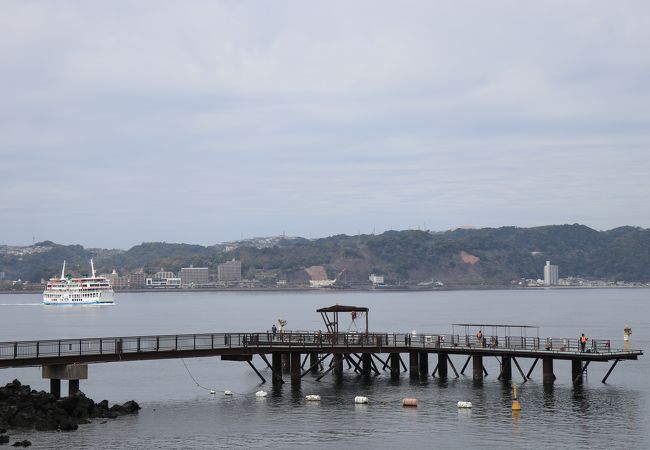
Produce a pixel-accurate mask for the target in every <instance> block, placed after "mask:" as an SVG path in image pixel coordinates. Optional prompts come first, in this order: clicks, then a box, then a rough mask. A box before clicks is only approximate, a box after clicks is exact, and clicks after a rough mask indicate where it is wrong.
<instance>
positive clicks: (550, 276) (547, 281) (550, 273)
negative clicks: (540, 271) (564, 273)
mask: <svg viewBox="0 0 650 450" xmlns="http://www.w3.org/2000/svg"><path fill="white" fill-rule="evenodd" d="M559 283H560V277H559V274H558V266H553V265H551V261H546V265H545V266H544V286H557V285H558V284H559Z"/></svg>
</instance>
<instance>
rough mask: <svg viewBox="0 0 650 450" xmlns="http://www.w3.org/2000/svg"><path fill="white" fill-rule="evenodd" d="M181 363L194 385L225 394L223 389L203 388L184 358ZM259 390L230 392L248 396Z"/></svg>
mask: <svg viewBox="0 0 650 450" xmlns="http://www.w3.org/2000/svg"><path fill="white" fill-rule="evenodd" d="M181 362H182V363H183V366H185V370H186V371H187V374H188V375H189V376H190V378H191V379H192V381H194V384H196V385H197V386H198V387H200V388H201V389H205V390H206V391H208V392H215V393H216V392H219V391H221V392H225V391H224V390H223V389H213V388H207V387H205V386H202V385H201V384H200V383H199V382H198V381H196V378H194V375H192V372H190V368H189V367H187V364H186V363H185V360H184V359H183V358H181ZM229 390H230V389H229ZM258 390H259V389H255V390H252V391H250V392H235V391H233V390H230V392H232V393H233V395H234V394H238V395H246V394H251V393H253V392H256V391H258Z"/></svg>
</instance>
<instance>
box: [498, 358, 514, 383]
mask: <svg viewBox="0 0 650 450" xmlns="http://www.w3.org/2000/svg"><path fill="white" fill-rule="evenodd" d="M499 378H500V379H501V380H503V381H510V380H512V358H511V357H510V356H503V357H502V358H501V374H500V375H499Z"/></svg>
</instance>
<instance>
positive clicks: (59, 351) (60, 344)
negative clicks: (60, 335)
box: [59, 341, 61, 356]
mask: <svg viewBox="0 0 650 450" xmlns="http://www.w3.org/2000/svg"><path fill="white" fill-rule="evenodd" d="M59 356H61V341H59Z"/></svg>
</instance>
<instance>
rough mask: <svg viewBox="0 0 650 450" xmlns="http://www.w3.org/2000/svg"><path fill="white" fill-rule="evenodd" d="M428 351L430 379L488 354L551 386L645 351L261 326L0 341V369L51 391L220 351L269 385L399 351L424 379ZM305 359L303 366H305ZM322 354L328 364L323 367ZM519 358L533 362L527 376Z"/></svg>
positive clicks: (359, 368) (506, 372) (558, 341)
mask: <svg viewBox="0 0 650 450" xmlns="http://www.w3.org/2000/svg"><path fill="white" fill-rule="evenodd" d="M382 354H386V355H387V356H381V355H382ZM432 354H434V355H436V356H437V361H436V366H435V369H434V371H433V372H432V373H431V375H432V376H437V377H442V378H444V377H446V376H447V375H448V367H451V368H452V369H453V372H454V374H455V376H457V377H458V376H460V375H459V373H458V371H457V370H456V367H455V366H454V364H453V361H452V359H451V355H463V356H466V357H467V359H466V360H465V362H464V366H463V367H462V370H461V371H460V374H461V375H462V374H464V372H465V369H466V368H467V366H468V364H469V363H470V361H473V364H472V371H473V378H474V379H475V380H481V379H482V378H483V376H484V375H486V374H487V372H486V370H485V367H484V366H483V358H484V357H488V356H489V357H497V358H498V359H499V360H500V368H501V370H500V373H499V376H498V378H499V379H502V380H510V379H512V363H514V365H515V366H516V368H517V369H518V371H519V373H520V374H521V376H522V378H523V381H527V380H528V379H530V376H531V373H532V372H533V369H534V367H535V365H536V364H537V362H538V361H539V360H540V359H541V360H542V362H543V382H544V383H552V382H553V381H554V380H555V379H556V378H555V374H554V372H553V361H555V360H570V361H572V373H571V376H572V380H573V382H574V383H576V384H578V383H581V382H582V375H583V373H584V372H585V370H586V367H587V366H588V365H589V364H590V363H592V362H608V361H613V365H612V366H611V368H610V369H609V371H608V372H607V375H606V376H605V378H603V380H602V381H603V382H605V381H606V380H607V377H609V375H610V373H611V371H612V370H613V368H614V366H615V365H616V364H617V363H618V362H619V361H623V360H636V359H637V358H638V357H639V356H641V355H643V351H642V350H625V349H616V348H612V347H611V345H610V341H609V340H606V339H592V340H590V342H589V345H588V346H587V347H586V349H585V351H580V345H579V342H578V339H575V338H574V339H569V338H553V339H551V338H541V339H540V338H537V337H522V336H500V337H496V336H486V337H484V338H482V339H478V338H477V337H476V336H470V335H458V334H456V335H454V334H435V333H420V334H418V335H413V334H410V333H377V332H374V333H365V332H364V333H335V334H333V333H328V334H321V333H320V332H318V331H315V332H314V331H309V332H307V331H303V332H283V333H277V334H275V335H274V334H273V333H271V332H268V331H263V332H255V333H243V332H242V333H201V334H181V335H155V336H121V337H101V338H82V339H60V340H33V341H16V342H1V343H0V369H1V368H10V367H27V366H42V367H43V377H44V378H49V379H50V380H51V390H52V392H53V393H55V395H60V380H61V379H68V380H70V391H74V390H77V389H78V387H79V379H85V378H87V365H88V364H95V363H109V362H119V361H139V360H154V359H171V358H194V357H213V356H219V357H221V359H223V360H230V361H245V362H247V363H248V364H250V366H251V367H252V368H253V369H254V370H255V372H256V373H257V374H258V375H259V377H260V378H261V379H262V381H266V380H265V379H264V377H263V376H262V374H261V373H260V372H259V371H258V370H257V368H256V367H255V366H254V365H253V363H252V360H253V356H255V355H258V356H259V357H260V358H261V359H262V360H263V362H264V363H265V364H266V365H268V367H269V368H270V369H271V371H272V377H273V382H275V383H283V382H284V381H283V378H282V373H283V371H284V372H288V373H290V378H291V382H292V383H299V382H300V380H301V378H302V377H304V376H305V375H307V374H309V373H311V374H314V375H318V378H317V380H320V379H322V378H323V377H324V376H325V375H327V374H328V373H329V372H332V373H333V375H334V376H335V377H337V376H338V377H340V376H341V375H342V371H343V367H344V362H347V364H348V367H349V368H351V369H353V370H354V371H355V372H358V373H359V374H360V375H368V376H369V375H371V374H372V373H374V374H379V373H380V370H384V371H388V372H390V375H391V377H393V378H398V377H399V374H400V372H402V368H403V369H404V371H406V370H407V367H406V366H407V365H406V364H405V363H404V360H403V359H402V356H401V355H407V356H408V367H409V371H410V375H411V376H417V377H428V376H430V375H429V374H430V372H429V357H430V355H432ZM267 355H270V356H271V359H272V362H269V360H268V358H267ZM308 358H309V365H308V368H307V369H306V370H304V369H305V365H306V363H307V360H308ZM328 358H329V359H330V361H329V364H327V363H325V364H324V362H325V361H326V360H327V359H328ZM434 359H435V358H434ZM518 359H532V360H533V363H532V365H531V367H530V369H529V370H528V372H527V373H525V372H524V370H523V369H522V367H521V365H520V364H519V362H518ZM326 367H327V369H325V368H326ZM79 368H81V369H82V370H79ZM83 368H85V370H83ZM283 369H284V370H283Z"/></svg>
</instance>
